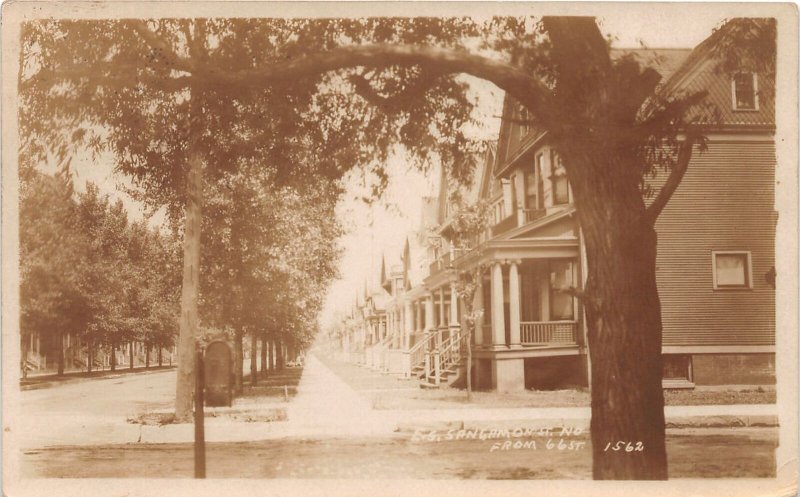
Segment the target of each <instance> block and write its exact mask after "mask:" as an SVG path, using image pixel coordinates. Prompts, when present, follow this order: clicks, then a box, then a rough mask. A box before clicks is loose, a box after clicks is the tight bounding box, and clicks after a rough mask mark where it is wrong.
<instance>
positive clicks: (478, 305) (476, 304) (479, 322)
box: [472, 272, 483, 345]
mask: <svg viewBox="0 0 800 497" xmlns="http://www.w3.org/2000/svg"><path fill="white" fill-rule="evenodd" d="M477 283H478V285H477V287H476V288H475V296H474V298H473V302H472V310H473V312H475V314H476V315H478V316H480V317H478V318H477V319H475V345H483V273H482V272H481V274H479V275H478V281H477Z"/></svg>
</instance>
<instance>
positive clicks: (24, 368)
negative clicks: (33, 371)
mask: <svg viewBox="0 0 800 497" xmlns="http://www.w3.org/2000/svg"><path fill="white" fill-rule="evenodd" d="M30 339H31V335H22V357H21V360H20V368H21V373H22V378H23V379H24V378H27V377H28V353H29V349H30V345H29V343H30Z"/></svg>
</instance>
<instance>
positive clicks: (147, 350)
mask: <svg viewBox="0 0 800 497" xmlns="http://www.w3.org/2000/svg"><path fill="white" fill-rule="evenodd" d="M144 369H150V344H147V343H146V344H145V345H144Z"/></svg>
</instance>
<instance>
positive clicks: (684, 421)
mask: <svg viewBox="0 0 800 497" xmlns="http://www.w3.org/2000/svg"><path fill="white" fill-rule="evenodd" d="M589 423H590V421H589V420H588V419H585V418H560V419H525V420H461V421H457V420H454V421H429V422H413V421H409V422H399V423H397V430H396V431H397V432H400V433H414V432H423V433H430V432H433V431H436V432H448V431H451V430H455V431H458V430H467V431H474V430H478V431H480V430H508V431H514V430H523V431H525V430H528V431H530V430H542V429H547V428H550V429H575V428H578V429H580V430H582V431H585V432H588V430H589ZM777 426H779V424H778V417H777V416H774V415H754V416H735V415H719V416H676V417H670V418H667V420H666V428H742V427H754V428H756V427H758V428H772V427H777Z"/></svg>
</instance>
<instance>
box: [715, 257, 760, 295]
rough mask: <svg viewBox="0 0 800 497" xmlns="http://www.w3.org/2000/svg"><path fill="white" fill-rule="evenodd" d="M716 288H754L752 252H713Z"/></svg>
mask: <svg viewBox="0 0 800 497" xmlns="http://www.w3.org/2000/svg"><path fill="white" fill-rule="evenodd" d="M712 259H713V260H712V264H713V266H712V273H713V276H714V289H716V290H735V289H746V288H753V271H752V261H751V256H750V252H737V251H715V252H712Z"/></svg>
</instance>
